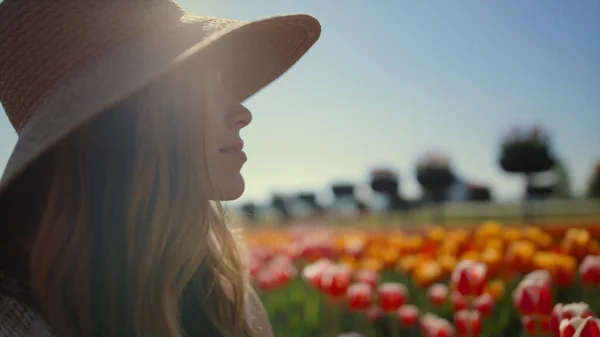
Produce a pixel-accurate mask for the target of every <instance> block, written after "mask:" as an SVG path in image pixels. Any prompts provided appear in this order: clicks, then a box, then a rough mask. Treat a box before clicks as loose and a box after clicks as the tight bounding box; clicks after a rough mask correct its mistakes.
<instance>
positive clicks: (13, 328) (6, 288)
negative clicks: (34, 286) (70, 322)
mask: <svg viewBox="0 0 600 337" xmlns="http://www.w3.org/2000/svg"><path fill="white" fill-rule="evenodd" d="M27 291H28V290H27V288H26V287H25V286H23V285H22V284H21V283H19V282H18V281H17V280H16V279H14V278H8V277H5V275H4V272H3V271H1V270H0V337H55V336H54V335H53V334H52V332H51V331H50V328H49V327H48V326H47V325H46V323H45V322H44V318H43V317H42V316H41V315H40V314H38V313H37V312H36V311H35V310H33V309H32V308H31V307H30V306H29V305H28V304H26V303H25V302H24V301H22V300H19V299H17V298H19V295H21V294H23V293H26V292H27Z"/></svg>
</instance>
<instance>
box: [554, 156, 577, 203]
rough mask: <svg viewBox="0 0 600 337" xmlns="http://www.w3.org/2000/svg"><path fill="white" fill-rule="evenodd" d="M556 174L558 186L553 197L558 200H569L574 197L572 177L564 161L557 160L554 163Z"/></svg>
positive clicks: (555, 187) (556, 185)
mask: <svg viewBox="0 0 600 337" xmlns="http://www.w3.org/2000/svg"><path fill="white" fill-rule="evenodd" d="M554 172H555V174H556V178H557V180H556V184H555V185H554V190H553V191H552V197H553V198H557V199H569V198H572V197H573V192H572V190H571V177H570V175H569V170H568V169H567V167H566V166H565V165H564V164H563V162H562V160H556V162H555V163H554Z"/></svg>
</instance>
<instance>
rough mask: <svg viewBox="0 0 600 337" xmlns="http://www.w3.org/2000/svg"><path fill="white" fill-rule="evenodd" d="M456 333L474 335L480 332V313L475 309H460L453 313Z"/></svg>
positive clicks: (471, 336)
mask: <svg viewBox="0 0 600 337" xmlns="http://www.w3.org/2000/svg"><path fill="white" fill-rule="evenodd" d="M454 326H455V328H456V333H457V334H458V335H459V336H464V337H476V336H479V335H480V334H481V314H480V313H479V312H478V311H475V310H461V311H458V312H456V313H454Z"/></svg>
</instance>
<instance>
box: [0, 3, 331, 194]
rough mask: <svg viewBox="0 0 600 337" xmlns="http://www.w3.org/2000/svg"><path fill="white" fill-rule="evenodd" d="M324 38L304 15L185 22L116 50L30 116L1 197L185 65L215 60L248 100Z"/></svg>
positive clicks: (52, 94)
mask: <svg viewBox="0 0 600 337" xmlns="http://www.w3.org/2000/svg"><path fill="white" fill-rule="evenodd" d="M320 33H321V27H320V24H319V22H318V21H317V20H316V19H315V18H313V17H311V16H309V15H304V14H299V15H285V16H277V17H272V18H267V19H262V20H257V21H252V22H247V23H246V22H240V21H234V20H227V19H220V18H209V17H194V16H184V17H182V19H181V20H180V23H179V25H178V26H177V28H176V29H174V30H173V31H171V32H169V33H164V34H159V33H149V34H144V35H143V36H142V37H139V38H137V39H135V40H134V41H128V42H127V43H126V44H121V45H119V46H118V47H117V48H114V49H111V50H110V52H109V53H107V54H106V55H104V56H103V57H100V58H97V59H96V60H95V61H94V62H93V63H90V64H88V65H86V66H85V67H84V68H83V69H81V70H80V71H78V72H77V73H76V75H75V76H73V77H71V78H70V79H69V80H68V81H67V82H65V83H64V84H63V85H62V86H60V87H58V88H55V89H54V90H52V91H51V92H50V93H49V94H48V95H47V96H46V97H45V98H44V99H43V100H42V101H41V103H40V104H38V105H37V106H36V108H35V109H34V110H33V111H32V112H31V114H30V117H29V119H28V120H27V121H26V123H25V124H24V125H23V127H22V129H21V131H20V132H19V139H18V141H17V144H16V146H15V148H14V150H13V152H12V154H11V156H10V158H9V160H8V162H7V165H6V168H5V170H4V174H3V176H2V179H1V180H0V196H1V195H2V194H3V193H4V191H5V190H6V187H7V186H8V185H9V184H10V183H11V181H13V180H14V179H15V178H16V177H17V176H18V175H19V174H20V173H21V172H23V170H25V169H26V168H27V166H28V165H30V163H32V162H33V161H34V160H35V159H36V158H38V157H39V156H40V155H41V154H43V153H44V152H45V151H47V150H48V149H50V148H51V147H52V146H54V145H55V144H56V143H57V142H59V141H60V140H62V139H64V138H65V137H66V136H67V135H69V134H70V133H71V132H73V131H74V130H76V129H77V128H79V127H80V126H82V125H83V124H85V123H86V122H89V121H91V120H93V119H94V118H95V117H96V116H98V115H99V114H101V113H102V112H104V111H106V110H108V109H110V108H111V107H114V106H115V105H117V104H119V103H120V102H122V101H123V100H124V99H126V98H128V97H130V96H131V95H132V94H134V93H135V92H138V91H139V90H141V89H143V88H144V87H145V86H147V85H149V84H150V83H152V82H153V81H155V80H157V79H159V78H160V77H161V76H163V75H165V74H167V73H169V72H170V71H172V70H174V69H176V68H177V67H179V66H181V65H182V64H184V63H187V62H190V61H193V60H202V58H203V57H205V56H209V55H211V54H212V55H216V56H217V57H218V60H219V63H220V67H221V71H222V76H223V82H224V85H225V86H226V87H227V88H228V90H229V91H230V92H231V94H232V95H233V96H234V97H237V98H238V99H239V100H240V101H244V100H245V99H247V98H249V97H250V96H252V95H254V94H255V93H256V92H258V91H260V90H261V89H262V88H264V87H265V86H267V85H268V84H269V83H271V82H272V81H274V80H275V79H277V78H278V77H279V76H281V75H282V74H283V73H285V72H286V71H287V70H288V69H289V68H290V67H291V66H293V65H294V63H296V62H297V61H298V60H299V59H300V58H301V57H302V55H304V54H305V53H306V51H308V49H310V47H311V46H312V45H313V44H314V43H315V42H316V41H317V40H318V38H319V36H320Z"/></svg>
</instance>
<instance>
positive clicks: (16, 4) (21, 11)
mask: <svg viewBox="0 0 600 337" xmlns="http://www.w3.org/2000/svg"><path fill="white" fill-rule="evenodd" d="M183 15H185V11H184V10H183V9H182V8H181V7H180V6H179V5H178V4H176V3H175V2H174V1H171V0H77V1H72V0H37V1H36V0H5V1H4V2H3V3H1V4H0V51H1V52H0V102H2V105H3V106H4V109H5V111H6V114H7V115H8V119H9V120H10V122H11V124H12V125H13V127H14V128H15V130H16V131H17V132H19V131H20V130H21V128H22V127H23V125H24V124H25V123H26V122H27V119H28V118H29V117H30V112H31V111H32V110H33V109H35V107H36V106H37V104H39V103H40V102H41V101H42V100H43V98H44V97H45V95H47V94H48V93H49V92H51V91H52V89H53V88H55V87H57V86H59V85H60V84H61V83H62V82H63V81H64V80H66V79H68V78H69V77H70V76H72V75H73V74H74V73H75V72H76V71H77V70H78V69H80V68H82V67H84V66H85V65H86V64H87V63H88V62H89V61H90V60H93V59H95V58H97V57H101V56H102V55H103V54H104V53H106V52H107V51H108V50H110V49H111V48H112V47H113V46H115V45H117V44H119V43H123V42H124V41H126V40H127V39H129V38H132V36H135V35H136V34H143V33H146V34H148V33H149V32H148V31H153V30H154V29H157V27H158V26H160V27H163V28H164V27H165V26H170V27H174V26H176V25H177V24H178V23H179V19H180V18H181V17H182V16H183Z"/></svg>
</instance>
